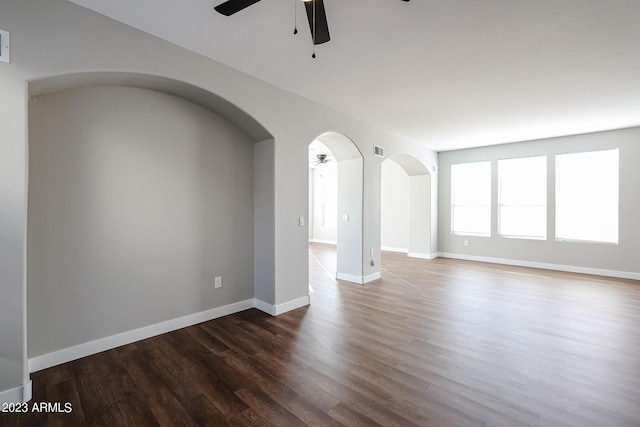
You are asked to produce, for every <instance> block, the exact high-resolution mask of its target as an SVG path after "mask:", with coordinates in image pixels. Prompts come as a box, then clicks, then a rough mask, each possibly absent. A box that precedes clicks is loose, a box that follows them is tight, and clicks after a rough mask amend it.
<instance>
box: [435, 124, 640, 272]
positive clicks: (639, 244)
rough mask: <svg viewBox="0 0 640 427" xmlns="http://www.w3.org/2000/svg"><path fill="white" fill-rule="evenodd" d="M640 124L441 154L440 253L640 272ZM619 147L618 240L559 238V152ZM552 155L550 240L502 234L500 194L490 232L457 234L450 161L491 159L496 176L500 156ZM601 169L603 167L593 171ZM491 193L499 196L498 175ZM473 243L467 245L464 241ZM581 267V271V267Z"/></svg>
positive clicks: (548, 202) (548, 200)
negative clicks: (499, 228) (556, 158)
mask: <svg viewBox="0 0 640 427" xmlns="http://www.w3.org/2000/svg"><path fill="white" fill-rule="evenodd" d="M639 140H640V128H629V129H621V130H613V131H606V132H597V133H589V134H583V135H573V136H566V137H560V138H551V139H544V140H538V141H527V142H521V143H513V144H503V145H495V146H491V147H483V148H474V149H468V150H458V151H449V152H441V153H439V163H440V171H439V172H440V173H439V218H440V220H439V224H440V225H439V230H438V231H439V236H440V240H439V252H440V253H444V254H449V255H453V256H459V257H466V258H469V257H475V258H476V259H477V258H478V257H479V258H480V259H483V258H484V259H496V260H509V261H515V262H520V263H523V262H524V263H525V264H524V265H526V263H538V264H541V265H547V266H551V267H553V266H558V267H560V269H566V268H567V267H568V269H573V268H575V267H577V268H580V269H587V271H589V269H592V270H595V271H594V272H598V271H599V272H602V273H603V274H605V275H606V274H611V275H619V276H621V277H640V263H638V254H640V225H639V222H638V212H640V198H639V197H638V194H640V173H639V169H638V165H637V163H638V160H639V159H640V144H638V141H639ZM615 148H619V149H620V181H619V182H620V185H619V189H620V193H619V238H620V240H619V244H617V245H611V244H598V243H579V242H559V241H556V240H555V236H554V233H553V230H554V223H553V221H554V218H555V182H554V177H555V162H554V161H553V158H554V156H555V155H556V154H563V153H570V152H583V151H593V150H603V149H615ZM539 155H547V156H548V159H549V161H548V165H549V167H548V179H547V212H548V215H547V218H549V221H548V224H547V239H546V240H528V239H513V238H504V237H500V236H498V234H497V214H496V212H497V200H496V199H497V197H493V200H492V230H491V237H473V236H457V235H452V234H451V213H450V209H451V165H452V164H456V163H465V162H475V161H491V163H492V169H493V171H494V174H493V176H494V178H495V177H496V176H497V175H496V174H497V172H495V171H496V170H497V162H498V160H499V159H507V158H516V157H527V156H539ZM593 173H598V171H593ZM492 194H493V195H494V196H497V184H496V180H495V179H494V180H493V189H492ZM465 240H466V241H468V244H469V245H468V246H464V241H465ZM577 271H582V270H577Z"/></svg>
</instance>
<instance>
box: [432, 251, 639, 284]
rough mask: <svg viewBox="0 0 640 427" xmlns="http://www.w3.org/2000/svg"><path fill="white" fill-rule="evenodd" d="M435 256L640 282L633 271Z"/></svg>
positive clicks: (445, 256) (471, 257)
mask: <svg viewBox="0 0 640 427" xmlns="http://www.w3.org/2000/svg"><path fill="white" fill-rule="evenodd" d="M437 256H438V257H441V258H452V259H461V260H466V261H478V262H486V263H490V264H504V265H512V266H515V267H530V268H539V269H543V270H555V271H564V272H567V273H580V274H591V275H594V276H605V277H616V278H618V279H631V280H640V273H636V272H633V271H618V270H605V269H601V268H590V267H580V266H576V265H564V264H551V263H546V262H534V261H523V260H518V259H508V258H492V257H483V256H476V255H465V254H454V253H449V252H438V254H437Z"/></svg>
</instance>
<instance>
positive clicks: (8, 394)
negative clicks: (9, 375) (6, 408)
mask: <svg viewBox="0 0 640 427" xmlns="http://www.w3.org/2000/svg"><path fill="white" fill-rule="evenodd" d="M32 396H33V389H32V383H31V380H29V381H27V382H26V383H25V384H23V385H21V386H20V387H16V388H12V389H10V390H5V391H0V405H4V404H5V403H25V402H28V401H30V400H31V397H32Z"/></svg>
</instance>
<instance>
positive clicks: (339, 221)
mask: <svg viewBox="0 0 640 427" xmlns="http://www.w3.org/2000/svg"><path fill="white" fill-rule="evenodd" d="M362 180H363V157H362V154H361V153H360V151H359V150H358V148H357V147H356V145H355V144H354V143H353V141H351V140H350V139H349V138H347V137H346V136H344V135H342V134H339V133H336V132H327V133H324V134H322V135H320V136H319V137H317V138H316V139H315V140H314V141H312V142H311V143H310V145H309V215H308V218H309V242H310V243H311V244H313V243H314V242H315V243H321V244H325V245H335V247H336V250H335V253H336V257H335V263H332V262H329V263H328V265H331V266H334V265H335V277H336V278H337V279H340V280H346V281H349V282H355V283H364V281H365V278H364V276H363V252H362V238H363V234H362V229H363V217H362V213H363V212H362V206H363V182H362ZM332 274H333V272H332Z"/></svg>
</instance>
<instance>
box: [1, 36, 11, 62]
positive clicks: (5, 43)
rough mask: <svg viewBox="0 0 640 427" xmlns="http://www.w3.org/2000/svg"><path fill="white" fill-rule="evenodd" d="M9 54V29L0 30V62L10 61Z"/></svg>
mask: <svg viewBox="0 0 640 427" xmlns="http://www.w3.org/2000/svg"><path fill="white" fill-rule="evenodd" d="M10 58H11V57H10V55H9V31H4V30H0V62H11V59H10Z"/></svg>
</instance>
